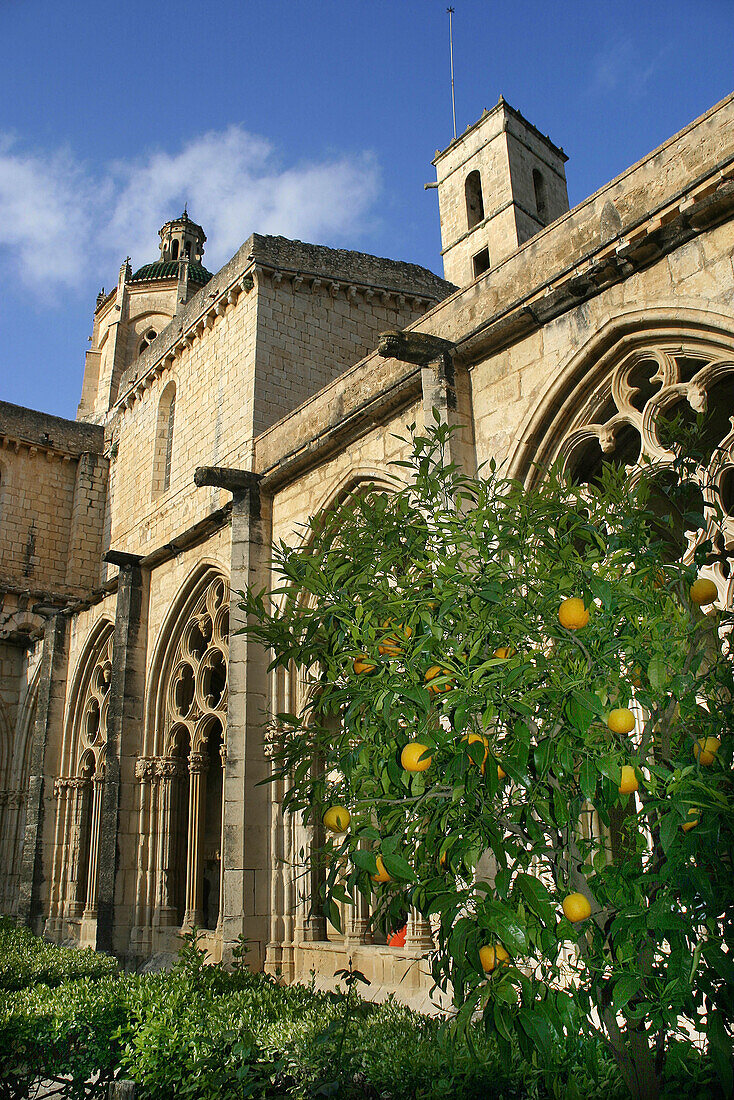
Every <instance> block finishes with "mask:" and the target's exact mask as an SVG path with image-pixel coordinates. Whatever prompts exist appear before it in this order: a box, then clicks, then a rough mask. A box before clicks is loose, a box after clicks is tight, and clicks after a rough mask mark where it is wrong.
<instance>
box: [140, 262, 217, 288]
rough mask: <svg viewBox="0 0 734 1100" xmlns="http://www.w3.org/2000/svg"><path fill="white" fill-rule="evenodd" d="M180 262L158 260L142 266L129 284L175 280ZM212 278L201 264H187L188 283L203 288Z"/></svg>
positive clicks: (209, 272)
mask: <svg viewBox="0 0 734 1100" xmlns="http://www.w3.org/2000/svg"><path fill="white" fill-rule="evenodd" d="M179 263H180V260H158V261H157V262H156V263H153V264H144V265H143V267H140V268H138V270H137V271H136V272H135V274H134V275H133V277H132V279H131V280H130V282H131V283H152V282H153V281H154V280H157V279H177V278H178V265H179ZM211 277H212V273H211V271H207V269H206V268H205V267H202V266H201V264H195V263H189V282H190V283H196V284H197V285H198V286H205V285H206V283H208V282H209V280H210V279H211Z"/></svg>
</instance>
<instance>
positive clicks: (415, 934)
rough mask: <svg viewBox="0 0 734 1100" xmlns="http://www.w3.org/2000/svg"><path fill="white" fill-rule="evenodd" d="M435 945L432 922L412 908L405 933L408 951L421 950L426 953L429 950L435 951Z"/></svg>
mask: <svg viewBox="0 0 734 1100" xmlns="http://www.w3.org/2000/svg"><path fill="white" fill-rule="evenodd" d="M434 946H435V944H434V942H433V934H432V933H431V926H430V924H429V923H428V921H427V920H426V919H425V917H422V916H421V915H420V913H419V912H418V911H417V910H416V909H413V908H411V909H410V912H409V913H408V928H407V930H406V933H405V949H406V951H419V952H420V953H421V954H423V955H425V954H427V953H428V952H429V951H433V948H434Z"/></svg>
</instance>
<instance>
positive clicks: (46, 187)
mask: <svg viewBox="0 0 734 1100" xmlns="http://www.w3.org/2000/svg"><path fill="white" fill-rule="evenodd" d="M96 202H97V200H96V199H94V198H93V196H92V193H91V191H90V187H89V180H88V178H87V176H86V175H85V173H84V171H83V169H82V168H81V167H80V166H79V165H77V164H75V163H74V161H73V159H72V157H71V156H70V155H69V153H68V152H63V151H60V152H56V153H53V154H52V155H51V156H41V155H39V154H34V153H23V152H20V151H16V149H15V142H14V141H13V139H12V138H10V137H5V138H2V137H0V258H4V257H5V256H7V257H8V259H9V260H10V263H11V266H12V268H13V269H14V272H16V273H17V274H19V275H20V276H21V278H22V279H23V281H24V282H26V283H28V284H30V285H31V286H37V285H39V284H40V285H41V286H43V284H44V282H47V283H49V284H51V285H53V286H54V287H57V286H64V285H66V286H74V285H76V284H78V282H79V280H80V279H81V278H82V277H83V274H84V268H85V263H86V260H87V255H88V248H89V233H90V228H91V225H90V216H89V215H90V209H91V208H92V207H93V206H95V205H96Z"/></svg>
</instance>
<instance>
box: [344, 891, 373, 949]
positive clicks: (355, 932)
mask: <svg viewBox="0 0 734 1100" xmlns="http://www.w3.org/2000/svg"><path fill="white" fill-rule="evenodd" d="M345 932H346V937H345V938H346V942H347V943H348V944H358V943H372V929H371V927H370V903H369V899H368V898H366V897H364V895H363V894H360V892H359V891H357V897H356V899H355V903H354V905H353V906H350V907H349V909H348V910H347V921H346V929H345Z"/></svg>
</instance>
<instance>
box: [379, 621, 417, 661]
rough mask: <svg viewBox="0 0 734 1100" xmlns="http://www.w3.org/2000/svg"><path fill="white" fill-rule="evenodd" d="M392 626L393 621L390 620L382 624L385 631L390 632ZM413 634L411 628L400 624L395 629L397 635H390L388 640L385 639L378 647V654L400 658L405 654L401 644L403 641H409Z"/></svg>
mask: <svg viewBox="0 0 734 1100" xmlns="http://www.w3.org/2000/svg"><path fill="white" fill-rule="evenodd" d="M391 626H392V619H388V620H387V621H386V622H384V623H383V624H382V629H383V630H389V629H390V627H391ZM412 633H413V631H412V629H411V627H409V626H405V625H404V624H403V623H398V625H397V626H396V627H395V633H394V634H389V635H388V636H387V637H386V638H383V639H382V641H381V643H380V644H379V645H378V647H377V649H378V652H379V653H381V654H382V656H383V657H399V656H400V654H401V653H402V652H403V647H402V645H401V644H400V643H401V641H407V640H408V638H409V637H410V636H411V634H412Z"/></svg>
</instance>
